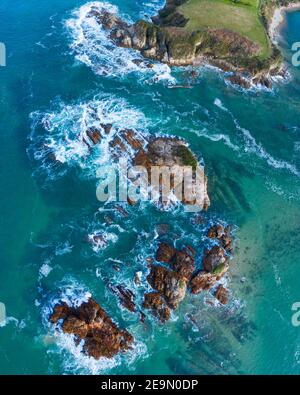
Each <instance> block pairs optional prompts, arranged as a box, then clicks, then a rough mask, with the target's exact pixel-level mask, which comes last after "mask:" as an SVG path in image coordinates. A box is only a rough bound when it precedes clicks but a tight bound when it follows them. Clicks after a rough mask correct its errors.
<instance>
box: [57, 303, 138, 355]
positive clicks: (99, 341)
mask: <svg viewBox="0 0 300 395" xmlns="http://www.w3.org/2000/svg"><path fill="white" fill-rule="evenodd" d="M49 320H50V322H51V323H52V324H56V325H58V326H59V327H60V328H61V330H62V331H63V332H64V333H68V334H72V335H74V336H75V339H76V340H77V341H78V340H83V341H84V344H83V352H84V353H85V354H86V355H88V356H90V357H94V358H95V359H99V358H101V357H106V358H112V357H113V356H115V355H116V354H117V353H119V352H125V351H127V350H129V349H130V347H131V344H132V343H133V340H134V339H133V337H132V335H131V334H130V333H129V332H127V331H126V330H122V329H119V328H118V327H117V325H116V324H115V323H114V322H113V321H112V320H111V319H110V318H109V316H108V315H107V314H106V312H105V311H104V310H103V309H102V308H101V307H100V306H99V305H98V303H97V302H96V301H95V300H94V299H92V298H90V299H89V300H88V301H87V302H83V303H82V304H81V305H80V306H68V305H67V304H66V303H64V302H62V303H60V304H57V305H56V306H55V307H54V309H53V312H52V314H51V316H50V318H49Z"/></svg>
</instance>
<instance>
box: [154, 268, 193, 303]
mask: <svg viewBox="0 0 300 395" xmlns="http://www.w3.org/2000/svg"><path fill="white" fill-rule="evenodd" d="M147 281H148V282H149V284H150V285H151V287H152V288H153V289H155V290H156V291H158V292H159V293H160V294H161V295H162V296H163V298H164V300H165V301H166V303H167V305H168V306H169V307H170V308H172V309H176V308H177V307H178V305H179V303H180V302H181V301H182V300H183V299H184V297H185V293H186V288H187V285H186V281H185V280H184V279H183V278H182V277H181V276H180V275H179V274H178V273H177V272H175V271H173V270H169V269H167V268H165V267H163V266H156V265H152V266H151V270H150V273H149V275H148V276H147Z"/></svg>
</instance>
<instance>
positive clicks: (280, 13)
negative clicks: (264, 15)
mask: <svg viewBox="0 0 300 395" xmlns="http://www.w3.org/2000/svg"><path fill="white" fill-rule="evenodd" d="M297 10H299V11H300V2H298V3H294V4H289V5H288V6H283V7H279V8H276V9H275V10H274V13H273V16H272V19H271V22H270V25H269V29H268V31H269V37H270V40H271V42H272V43H273V44H275V45H277V44H278V41H277V38H278V35H279V33H280V28H281V26H282V24H283V23H284V22H285V14H286V13H287V12H289V11H297Z"/></svg>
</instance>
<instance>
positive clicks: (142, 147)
mask: <svg viewBox="0 0 300 395" xmlns="http://www.w3.org/2000/svg"><path fill="white" fill-rule="evenodd" d="M112 128H113V125H112V124H102V125H100V127H98V128H96V127H90V128H87V130H86V131H85V132H84V133H83V134H82V135H81V136H80V137H79V138H81V139H82V142H83V143H84V144H86V145H87V146H88V147H89V150H92V149H93V147H94V146H95V145H97V144H99V143H101V142H102V141H103V140H105V139H108V140H109V144H108V146H109V155H110V157H111V158H112V159H113V160H114V161H118V160H119V159H120V157H122V158H124V159H125V158H126V159H127V160H128V162H129V164H131V165H132V166H143V167H144V168H145V169H146V170H147V172H148V184H149V187H150V186H151V179H152V178H151V177H152V172H151V169H152V167H155V168H157V167H160V168H161V169H163V168H164V169H165V170H169V171H170V175H171V178H170V179H168V180H165V179H164V178H160V179H159V187H160V190H159V192H160V197H162V194H161V191H162V189H163V187H164V186H165V187H168V188H171V190H174V189H175V188H176V187H178V185H177V184H175V181H174V180H175V178H174V177H175V175H176V174H180V169H183V167H190V168H191V169H192V170H193V171H194V172H196V171H197V182H196V180H195V179H193V180H192V183H191V184H192V185H191V188H194V189H193V194H191V195H190V194H189V193H188V192H187V191H185V189H184V183H183V182H182V180H181V184H180V185H181V186H182V191H181V196H179V197H180V198H181V200H180V201H181V202H182V203H183V204H185V205H187V204H188V205H197V208H198V209H199V210H207V209H208V207H209V206H210V199H209V196H208V191H207V177H206V175H205V172H204V166H203V165H202V164H200V163H199V161H198V159H197V157H196V156H195V155H194V153H193V152H192V151H191V150H190V148H189V147H188V145H187V143H186V142H185V141H184V140H183V139H180V138H177V137H173V136H162V137H150V136H145V135H144V134H143V133H140V132H138V131H136V130H132V129H122V130H117V132H115V131H114V132H112ZM195 174H196V173H195ZM179 182H180V181H179ZM169 183H170V184H169ZM190 196H191V197H192V200H189V197H190ZM160 202H161V203H163V204H166V205H168V204H170V200H169V199H167V200H166V201H164V202H163V201H162V199H160ZM130 203H131V204H134V203H135V202H134V201H131V202H130ZM90 242H91V243H94V244H97V242H99V243H100V242H101V236H99V237H97V236H94V237H93V239H92V240H90Z"/></svg>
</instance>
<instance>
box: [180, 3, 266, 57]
mask: <svg viewBox="0 0 300 395" xmlns="http://www.w3.org/2000/svg"><path fill="white" fill-rule="evenodd" d="M178 12H179V13H180V14H182V15H183V16H184V17H185V18H186V19H188V23H187V24H186V26H185V29H187V30H189V31H196V30H202V29H203V28H218V29H220V28H225V29H229V30H232V31H234V32H236V33H239V34H240V35H241V36H244V37H246V38H248V39H250V40H251V41H254V42H255V43H257V44H259V46H260V48H261V52H260V56H261V57H262V58H266V57H268V56H270V54H271V47H270V44H269V40H268V37H267V34H266V31H265V28H264V26H263V23H262V21H261V18H260V16H259V0H240V1H239V0H235V1H234V0H188V1H187V2H186V3H184V4H182V5H181V6H180V7H178Z"/></svg>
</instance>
